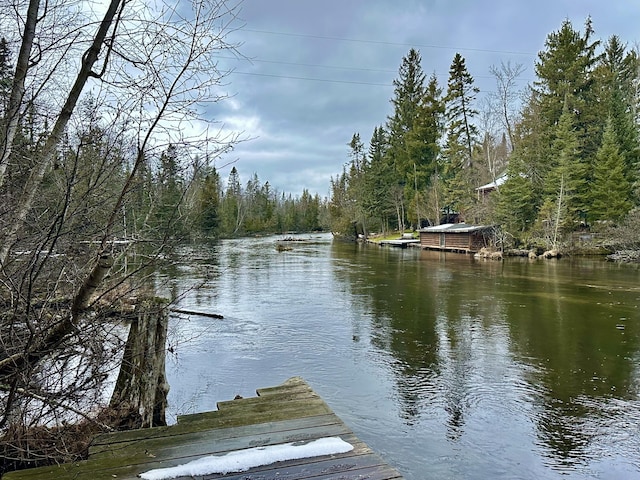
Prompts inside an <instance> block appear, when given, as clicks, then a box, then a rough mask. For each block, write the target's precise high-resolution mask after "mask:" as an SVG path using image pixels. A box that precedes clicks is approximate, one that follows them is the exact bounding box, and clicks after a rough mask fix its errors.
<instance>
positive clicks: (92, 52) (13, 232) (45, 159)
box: [0, 0, 124, 265]
mask: <svg viewBox="0 0 640 480" xmlns="http://www.w3.org/2000/svg"><path fill="white" fill-rule="evenodd" d="M123 1H124V0H111V3H110V5H109V9H108V10H107V12H106V13H105V16H104V18H103V20H102V23H101V24H100V27H99V28H98V32H97V33H96V36H95V37H94V39H93V43H92V44H91V47H90V48H89V50H87V52H86V53H85V55H84V56H83V58H82V66H81V68H80V72H79V73H78V76H77V77H76V81H75V83H74V84H73V87H72V88H71V91H70V92H69V95H68V97H67V100H66V102H65V104H64V106H63V107H62V110H61V111H60V114H59V115H58V118H57V120H56V123H55V125H54V126H53V129H52V130H51V133H50V134H49V137H48V138H47V141H46V142H45V144H44V147H43V149H42V153H41V154H40V155H41V156H40V159H39V162H38V164H37V165H36V166H35V167H34V169H33V170H32V171H31V175H30V176H29V179H28V180H27V183H26V185H25V186H24V189H23V191H22V195H21V197H20V200H19V202H18V204H17V205H18V207H17V209H16V213H15V217H14V218H13V219H12V221H11V226H10V227H9V229H8V231H7V233H6V235H5V238H4V239H2V242H3V243H2V246H1V247H0V265H4V264H5V263H6V261H7V258H8V256H9V251H10V249H11V247H12V246H13V245H14V244H15V243H16V241H17V239H18V232H19V231H20V229H21V228H22V226H23V224H24V222H25V220H26V218H27V215H28V214H29V211H30V210H31V207H32V206H33V201H34V199H35V197H36V194H37V193H38V190H39V187H40V184H41V183H42V179H43V178H44V175H45V173H46V171H47V168H49V165H50V164H51V162H52V161H53V159H54V158H55V156H56V153H57V147H58V143H59V142H60V139H61V138H62V133H63V132H64V129H65V127H66V126H67V123H68V122H69V119H70V118H71V114H72V113H73V110H74V108H75V106H76V103H77V102H78V98H79V97H80V94H81V93H82V89H83V88H84V86H85V84H86V83H87V80H88V79H89V77H90V76H94V75H95V74H94V73H93V72H92V71H91V68H92V67H93V65H94V63H95V62H96V61H97V60H98V55H99V53H100V49H101V48H102V45H103V43H104V40H105V38H106V36H107V33H108V32H109V29H110V28H111V25H112V23H113V20H114V18H115V15H116V13H117V11H118V8H119V7H120V5H121V3H123Z"/></svg>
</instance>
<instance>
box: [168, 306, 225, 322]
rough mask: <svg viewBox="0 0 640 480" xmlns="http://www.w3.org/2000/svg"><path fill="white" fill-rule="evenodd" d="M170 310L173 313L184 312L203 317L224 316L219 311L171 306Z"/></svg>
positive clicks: (220, 317)
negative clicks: (201, 310)
mask: <svg viewBox="0 0 640 480" xmlns="http://www.w3.org/2000/svg"><path fill="white" fill-rule="evenodd" d="M169 310H170V311H172V312H173V313H182V314H184V315H199V316H201V317H209V318H219V319H222V318H224V316H223V315H220V314H219V313H209V312H200V311H197V310H185V309H184V308H170V309H169Z"/></svg>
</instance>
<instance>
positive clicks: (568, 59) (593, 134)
mask: <svg viewBox="0 0 640 480" xmlns="http://www.w3.org/2000/svg"><path fill="white" fill-rule="evenodd" d="M593 33H594V32H593V26H592V23H591V19H590V18H588V19H587V21H586V22H585V31H584V33H580V32H579V31H577V30H575V29H574V28H573V25H572V24H571V22H570V21H569V20H565V21H564V22H563V23H562V25H561V27H560V29H559V30H558V31H557V32H552V33H550V34H549V35H548V36H547V40H546V42H545V49H544V50H543V51H541V52H540V53H539V54H538V61H537V62H536V65H535V70H536V75H537V80H536V81H535V82H534V89H535V90H536V92H537V93H538V95H537V97H536V98H537V99H538V100H539V101H540V113H541V115H542V118H543V122H544V124H545V125H546V126H547V127H548V130H547V133H546V135H547V137H548V141H549V145H551V143H553V139H554V138H555V126H556V125H557V124H558V121H559V120H560V116H561V115H562V111H563V108H564V105H565V103H567V108H568V109H569V110H570V111H571V112H573V113H574V115H575V119H574V122H573V123H574V127H575V130H576V133H577V135H578V141H579V143H580V151H581V152H582V153H581V154H582V155H584V156H585V157H586V158H590V159H592V158H593V156H594V155H595V152H596V150H597V149H598V146H599V143H600V140H599V139H600V138H602V130H603V128H604V120H605V118H606V117H605V118H603V117H602V111H601V107H600V106H599V104H598V102H597V90H596V88H595V83H594V76H593V71H594V68H595V65H596V63H597V62H598V60H599V56H598V54H597V48H598V46H599V45H600V42H599V41H595V40H594V41H592V36H593Z"/></svg>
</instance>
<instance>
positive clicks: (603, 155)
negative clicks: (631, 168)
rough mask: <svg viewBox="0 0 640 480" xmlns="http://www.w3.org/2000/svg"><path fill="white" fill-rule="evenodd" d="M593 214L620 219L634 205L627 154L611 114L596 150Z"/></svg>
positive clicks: (600, 217) (597, 216)
mask: <svg viewBox="0 0 640 480" xmlns="http://www.w3.org/2000/svg"><path fill="white" fill-rule="evenodd" d="M591 188H592V199H593V201H592V204H591V212H590V214H591V218H593V219H595V220H614V221H615V220H619V219H621V218H622V217H624V216H625V215H626V214H627V212H628V211H629V209H630V208H631V205H632V203H631V200H630V199H631V184H630V183H629V181H628V180H627V177H626V176H625V164H624V157H623V155H622V154H621V153H620V149H619V144H618V141H617V139H616V132H615V127H614V124H613V121H612V119H611V118H609V119H608V120H607V124H606V127H605V130H604V134H603V137H602V145H601V146H600V148H599V149H598V153H597V154H596V161H595V164H594V173H593V184H592V187H591Z"/></svg>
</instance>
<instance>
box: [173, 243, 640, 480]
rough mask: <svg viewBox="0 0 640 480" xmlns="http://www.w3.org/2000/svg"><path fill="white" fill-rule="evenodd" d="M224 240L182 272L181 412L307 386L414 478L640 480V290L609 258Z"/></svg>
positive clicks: (628, 270)
mask: <svg viewBox="0 0 640 480" xmlns="http://www.w3.org/2000/svg"><path fill="white" fill-rule="evenodd" d="M274 240H275V238H269V239H256V240H237V241H227V242H223V243H221V244H219V245H217V246H214V247H212V249H207V248H204V247H203V248H202V249H199V250H198V259H197V260H196V261H193V260H192V261H190V262H189V264H188V265H183V266H182V267H181V268H179V269H178V271H176V272H174V273H173V274H172V277H173V278H174V285H177V287H176V288H178V287H179V288H180V289H184V288H185V287H188V286H190V285H192V286H200V287H201V288H198V289H194V290H192V291H190V292H189V293H187V295H186V296H185V298H184V299H183V300H182V304H183V305H185V306H192V307H198V308H203V309H208V310H211V311H214V312H217V313H222V314H223V315H224V316H225V320H223V321H212V320H205V319H203V318H200V317H191V318H190V319H185V318H176V319H175V321H174V324H173V326H172V330H173V332H172V339H173V340H172V342H174V343H175V347H176V351H177V352H178V353H177V354H176V355H175V357H174V361H173V362H170V365H169V372H168V373H169V376H170V382H171V384H172V392H171V394H170V400H171V401H172V408H173V412H174V413H182V412H185V411H200V410H206V409H213V408H215V401H217V400H226V399H229V398H233V396H234V395H235V394H236V393H240V394H243V395H251V394H252V393H253V389H255V388H256V387H260V386H266V385H271V384H275V383H280V382H281V381H283V380H285V379H286V378H287V377H290V376H293V375H302V376H303V377H305V378H306V379H307V380H308V381H309V382H310V383H311V384H312V386H313V387H314V388H315V389H316V390H317V391H318V392H319V393H320V394H321V395H322V396H323V397H324V398H325V399H326V400H327V402H328V403H329V404H330V405H331V407H332V408H333V409H334V410H335V411H336V412H337V413H338V414H339V415H340V416H341V417H342V418H343V419H344V420H345V421H346V422H347V423H348V424H349V425H350V426H351V427H352V428H353V430H354V431H355V432H356V433H357V434H358V435H359V436H361V438H363V440H365V441H366V442H368V443H369V444H370V445H371V446H372V447H373V448H374V449H375V450H377V451H379V452H381V453H382V454H383V456H385V458H386V459H387V460H388V461H389V462H390V463H392V464H394V465H395V466H396V467H398V468H399V469H400V470H401V471H402V472H403V473H404V474H405V476H406V478H408V479H415V480H417V479H426V478H456V479H457V478H460V479H463V478H464V479H467V478H640V453H639V452H640V368H639V367H640V353H639V352H640V311H639V307H638V305H640V285H639V282H638V280H639V276H640V274H639V271H638V269H636V268H634V267H628V266H622V267H621V266H615V265H612V264H608V263H605V262H601V261H599V260H579V261H578V260H569V259H563V260H561V261H559V262H556V261H554V262H533V263H532V262H529V261H528V260H526V261H523V260H518V259H514V260H512V259H509V260H507V261H505V262H501V263H498V262H485V261H476V260H474V259H473V258H471V257H469V256H464V255H456V254H443V253H439V252H427V251H420V250H417V249H415V250H414V249H408V250H396V249H380V248H377V247H371V246H362V245H351V244H341V243H332V242H331V241H330V238H328V237H320V238H314V239H313V240H314V241H313V242H310V243H301V244H299V245H294V249H293V250H292V251H290V252H280V253H278V252H276V251H275V248H274V243H273V242H274Z"/></svg>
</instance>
